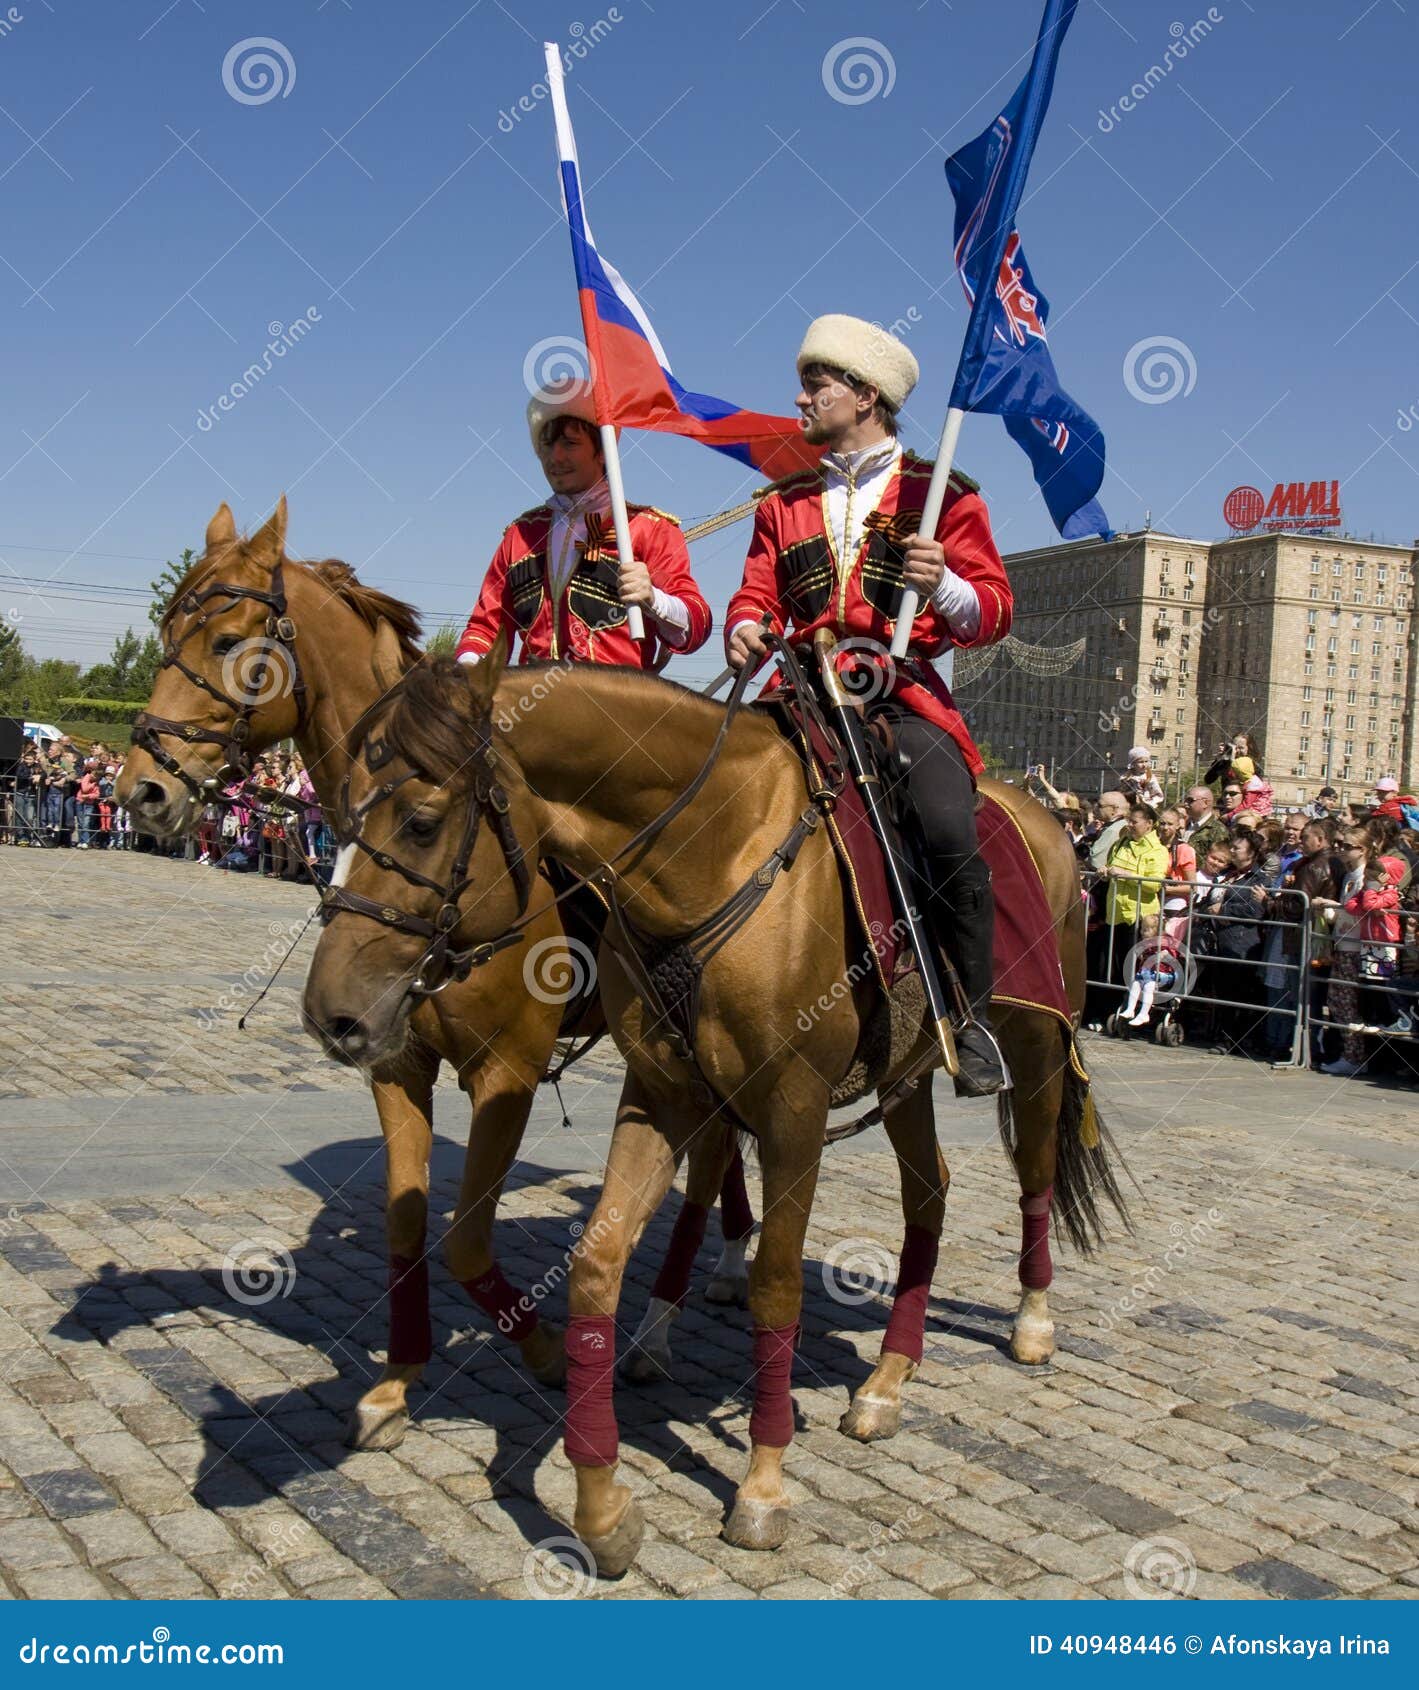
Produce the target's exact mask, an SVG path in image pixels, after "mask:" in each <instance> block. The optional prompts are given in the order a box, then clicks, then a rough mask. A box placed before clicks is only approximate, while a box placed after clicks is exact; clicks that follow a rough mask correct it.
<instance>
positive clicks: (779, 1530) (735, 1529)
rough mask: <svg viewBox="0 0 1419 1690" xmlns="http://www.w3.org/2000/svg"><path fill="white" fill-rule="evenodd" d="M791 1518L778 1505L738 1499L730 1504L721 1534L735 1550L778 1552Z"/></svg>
mask: <svg viewBox="0 0 1419 1690" xmlns="http://www.w3.org/2000/svg"><path fill="white" fill-rule="evenodd" d="M791 1521H792V1515H791V1514H790V1513H789V1511H788V1509H787V1507H785V1505H784V1504H783V1503H781V1502H756V1501H754V1500H753V1499H751V1498H741V1499H740V1500H739V1501H737V1502H736V1503H735V1504H734V1507H733V1510H732V1511H731V1513H730V1516H729V1518H728V1519H727V1520H726V1521H725V1523H724V1531H723V1533H722V1534H721V1535H722V1536H723V1538H724V1541H725V1542H726V1543H732V1544H733V1545H734V1547H735V1548H736V1549H781V1548H782V1547H783V1543H784V1540H785V1538H787V1536H788V1528H789V1525H790V1523H791Z"/></svg>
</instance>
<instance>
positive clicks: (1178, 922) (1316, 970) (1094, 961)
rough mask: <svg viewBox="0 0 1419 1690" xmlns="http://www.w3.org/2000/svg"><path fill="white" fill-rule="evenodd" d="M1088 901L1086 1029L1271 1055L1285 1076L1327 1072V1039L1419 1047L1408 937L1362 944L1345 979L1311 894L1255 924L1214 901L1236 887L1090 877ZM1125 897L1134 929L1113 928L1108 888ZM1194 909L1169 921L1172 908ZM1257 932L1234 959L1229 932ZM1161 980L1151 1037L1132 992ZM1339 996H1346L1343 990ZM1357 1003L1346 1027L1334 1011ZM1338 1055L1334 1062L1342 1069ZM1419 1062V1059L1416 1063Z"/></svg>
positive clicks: (1418, 968) (1282, 900)
mask: <svg viewBox="0 0 1419 1690" xmlns="http://www.w3.org/2000/svg"><path fill="white" fill-rule="evenodd" d="M1081 878H1082V881H1083V887H1084V895H1085V897H1086V898H1087V899H1088V900H1089V902H1090V905H1091V909H1090V919H1089V948H1088V970H1087V981H1088V990H1089V998H1088V1003H1087V1006H1086V1010H1085V1021H1086V1023H1088V1024H1091V1025H1101V1026H1102V1027H1103V1030H1104V1031H1106V1032H1108V1033H1111V1034H1115V1035H1119V1034H1122V1035H1126V1036H1130V1037H1134V1036H1148V1035H1151V1036H1152V1038H1153V1039H1154V1040H1155V1042H1156V1043H1158V1044H1162V1045H1170V1046H1176V1045H1180V1044H1182V1043H1184V1042H1185V1041H1187V1040H1189V1039H1196V1040H1197V1041H1198V1042H1204V1041H1205V1042H1207V1043H1209V1044H1212V1043H1221V1044H1226V1045H1231V1046H1233V1047H1234V1048H1240V1047H1241V1046H1242V1045H1244V1044H1249V1045H1250V1046H1251V1047H1252V1048H1253V1049H1256V1048H1257V1047H1264V1052H1263V1053H1265V1054H1269V1055H1270V1056H1271V1058H1272V1060H1273V1062H1274V1063H1275V1064H1276V1066H1278V1067H1310V1066H1317V1067H1318V1066H1319V1065H1320V1062H1321V1060H1322V1047H1323V1043H1324V1042H1325V1041H1326V1035H1327V1034H1329V1035H1330V1036H1331V1039H1330V1042H1334V1040H1335V1039H1336V1038H1337V1037H1338V1036H1343V1035H1344V1034H1346V1033H1347V1032H1348V1033H1350V1034H1351V1035H1352V1036H1360V1037H1364V1038H1382V1039H1391V1040H1392V1039H1405V1040H1415V1039H1419V944H1416V943H1415V942H1414V940H1413V939H1412V938H1411V937H1408V936H1407V932H1406V929H1405V928H1403V927H1402V928H1401V936H1400V939H1399V940H1398V941H1397V942H1389V941H1372V940H1364V941H1360V942H1359V943H1358V945H1357V946H1355V947H1349V950H1350V954H1351V955H1353V956H1354V957H1355V958H1356V962H1355V968H1354V974H1353V977H1352V975H1351V973H1350V971H1349V965H1348V964H1347V965H1344V967H1343V969H1342V971H1340V972H1339V973H1337V971H1336V970H1335V968H1334V965H1333V961H1332V958H1333V950H1332V943H1331V939H1330V934H1329V927H1328V924H1327V922H1326V920H1325V914H1324V911H1323V910H1322V909H1321V908H1319V907H1315V908H1313V907H1312V904H1311V900H1310V898H1309V896H1308V895H1307V894H1306V893H1304V892H1299V891H1294V890H1291V889H1289V888H1288V889H1285V890H1281V891H1269V892H1268V893H1267V897H1266V901H1265V902H1264V903H1260V902H1259V903H1258V914H1257V915H1256V916H1255V917H1253V918H1249V919H1247V918H1239V917H1237V916H1227V915H1223V914H1221V913H1220V912H1219V911H1218V910H1217V909H1215V908H1214V907H1213V905H1214V903H1215V902H1217V901H1218V899H1216V898H1214V896H1213V894H1214V892H1217V893H1220V894H1223V895H1224V894H1225V891H1226V888H1227V885H1228V883H1227V882H1225V881H1223V882H1219V883H1217V885H1216V887H1213V886H1210V885H1209V886H1198V885H1197V884H1196V883H1195V882H1191V881H1165V882H1161V883H1160V882H1158V881H1156V880H1148V879H1146V878H1145V877H1142V876H1124V877H1119V876H1110V875H1105V874H1102V873H1099V872H1097V871H1094V870H1086V871H1085V872H1084V873H1083V875H1082V876H1081ZM1111 882H1112V883H1113V884H1114V885H1117V886H1120V887H1121V888H1123V889H1124V890H1125V892H1126V895H1127V896H1128V898H1129V901H1130V902H1131V903H1132V904H1133V906H1134V909H1135V912H1136V913H1135V915H1134V918H1133V920H1132V921H1130V922H1126V923H1119V924H1115V925H1114V926H1112V927H1111V926H1110V925H1109V924H1108V921H1107V913H1108V887H1109V885H1110V883H1111ZM1183 900H1185V907H1183V908H1181V909H1174V910H1171V911H1170V910H1168V909H1167V907H1166V906H1167V904H1168V902H1169V901H1172V902H1174V903H1177V902H1181V901H1183ZM1238 926H1243V927H1248V928H1254V929H1255V930H1256V940H1255V942H1254V943H1253V944H1252V945H1249V946H1248V947H1247V954H1245V955H1242V956H1231V955H1229V954H1227V948H1226V947H1227V940H1226V939H1225V938H1224V937H1223V932H1224V929H1226V928H1228V927H1233V928H1235V927H1238ZM1140 968H1142V969H1144V970H1148V969H1151V970H1152V972H1153V973H1154V975H1155V995H1154V998H1153V1008H1152V1014H1151V1017H1150V1019H1149V1022H1148V1024H1147V1026H1146V1027H1137V1028H1135V1027H1133V1026H1132V1025H1129V1024H1127V1023H1126V1022H1125V1021H1124V1018H1123V1015H1122V1010H1123V1009H1124V1007H1125V1003H1126V999H1127V996H1128V992H1129V987H1130V985H1131V983H1132V980H1133V977H1134V974H1135V973H1136V972H1137V971H1138V970H1139V969H1140ZM1336 986H1338V987H1339V988H1340V990H1339V991H1338V992H1336V991H1334V990H1333V988H1334V987H1336ZM1347 986H1348V987H1350V988H1352V989H1353V990H1354V993H1355V1007H1356V1014H1354V1015H1346V1016H1345V1017H1344V1018H1343V1019H1342V1018H1340V1017H1338V1016H1337V1015H1336V1013H1335V1003H1336V1000H1337V999H1339V1001H1340V1002H1341V1003H1344V1002H1345V1001H1346V999H1345V988H1346V987H1347ZM1337 1054H1338V1050H1332V1051H1330V1052H1329V1053H1327V1054H1326V1056H1325V1059H1326V1060H1330V1059H1333V1057H1334V1056H1335V1055H1337ZM1416 1054H1419V1053H1416Z"/></svg>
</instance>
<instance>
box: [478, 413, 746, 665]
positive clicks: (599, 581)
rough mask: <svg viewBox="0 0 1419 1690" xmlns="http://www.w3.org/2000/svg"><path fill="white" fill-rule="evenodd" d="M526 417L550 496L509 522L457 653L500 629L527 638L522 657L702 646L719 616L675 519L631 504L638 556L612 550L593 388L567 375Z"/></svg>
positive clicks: (599, 657) (645, 661)
mask: <svg viewBox="0 0 1419 1690" xmlns="http://www.w3.org/2000/svg"><path fill="white" fill-rule="evenodd" d="M527 426H528V429H529V430H530V432H531V435H532V449H533V451H534V452H535V453H536V454H537V457H538V460H539V462H540V463H541V465H542V473H543V474H544V475H545V476H546V477H547V482H548V485H549V486H550V487H551V489H552V497H551V498H550V499H549V500H548V501H547V503H546V504H544V505H537V506H535V507H534V508H533V509H532V510H529V511H524V512H523V513H522V515H521V516H519V517H517V518H516V519H515V520H514V521H513V522H511V523H510V524H509V525H508V528H507V530H506V532H505V533H504V535H503V538H502V543H501V544H500V545H499V547H498V549H497V551H496V552H495V553H494V556H493V561H492V563H491V565H490V566H489V569H488V574H487V578H486V579H485V580H484V582H483V590H482V591H481V592H480V593H479V595H478V602H477V604H475V605H474V607H473V614H472V615H471V616H470V617H469V618H468V626H467V627H466V628H465V629H464V631H463V637H462V639H461V640H459V642H458V657H459V661H460V662H464V663H476V662H477V661H478V660H479V659H480V658H482V657H484V656H486V655H487V653H488V652H490V651H491V650H492V649H493V643H494V641H495V640H496V639H497V637H498V635H499V633H504V632H505V633H506V634H507V636H508V641H509V648H511V642H512V640H513V637H514V636H515V635H520V636H521V639H522V661H523V662H524V663H528V662H532V661H536V660H540V659H550V660H551V661H552V662H556V661H557V660H558V659H559V658H569V659H570V660H571V661H572V662H584V663H621V664H628V665H630V666H631V667H632V668H637V669H651V670H656V669H661V668H663V667H664V666H665V664H666V663H667V662H668V661H669V659H670V655H671V653H672V652H685V653H689V652H692V651H698V649H699V648H700V647H701V646H702V645H703V644H704V643H705V641H706V640H707V639H708V638H709V634H710V628H711V626H712V619H711V617H710V609H709V606H708V605H707V604H706V603H705V598H704V594H703V593H701V591H700V589H699V587H698V586H697V585H696V584H695V578H694V576H693V575H692V574H691V573H690V554H689V550H688V548H687V547H686V545H685V537H684V535H683V534H682V533H681V532H680V525H679V523H678V522H677V521H676V519H675V518H674V517H673V516H669V515H667V514H666V513H665V512H664V511H661V510H657V509H656V508H655V507H654V506H653V505H629V506H628V507H627V510H628V513H629V516H630V533H631V548H632V550H633V552H634V553H635V555H634V556H633V557H629V558H622V557H620V556H618V554H617V548H616V535H615V530H614V527H613V525H612V521H611V492H610V488H609V487H608V486H607V483H606V459H605V456H604V455H603V453H602V450H601V440H600V436H599V435H598V433H597V429H596V413H595V410H594V408H593V405H592V395H591V389H590V388H589V387H588V386H586V385H585V384H584V383H580V382H565V383H561V384H559V385H558V386H556V387H553V388H549V389H547V390H546V391H545V392H543V393H540V394H538V395H537V396H536V397H535V398H534V399H533V400H532V402H531V403H530V404H529V405H528V407H527ZM633 604H634V605H639V606H640V607H641V609H642V613H643V616H644V619H645V622H646V638H645V639H644V640H634V639H632V638H631V635H630V632H629V630H628V629H627V627H626V610H627V607H628V606H629V605H633Z"/></svg>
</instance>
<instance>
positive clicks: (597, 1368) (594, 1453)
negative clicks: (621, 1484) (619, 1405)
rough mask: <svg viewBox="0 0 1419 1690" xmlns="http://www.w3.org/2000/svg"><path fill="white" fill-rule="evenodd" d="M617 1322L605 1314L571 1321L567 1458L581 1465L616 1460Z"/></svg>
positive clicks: (604, 1464)
mask: <svg viewBox="0 0 1419 1690" xmlns="http://www.w3.org/2000/svg"><path fill="white" fill-rule="evenodd" d="M615 1366H616V1322H615V1321H614V1320H612V1318H611V1316H610V1315H607V1314H578V1315H573V1316H572V1318H571V1319H570V1320H569V1321H568V1322H567V1432H566V1448H567V1459H568V1460H569V1461H574V1462H575V1463H576V1465H577V1466H578V1467H614V1466H615V1465H616V1451H617V1447H618V1445H617V1437H616V1409H615V1405H614V1404H613V1403H612V1400H611V1390H612V1384H613V1376H614V1372H615Z"/></svg>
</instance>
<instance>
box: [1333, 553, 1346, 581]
mask: <svg viewBox="0 0 1419 1690" xmlns="http://www.w3.org/2000/svg"><path fill="white" fill-rule="evenodd" d="M1330 573H1331V576H1332V577H1333V579H1335V580H1336V581H1338V580H1339V579H1340V577H1341V576H1342V575H1343V574H1344V573H1345V565H1344V564H1343V563H1341V562H1340V560H1339V558H1337V559H1336V561H1335V562H1334V563H1333V564H1331V566H1330Z"/></svg>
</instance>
